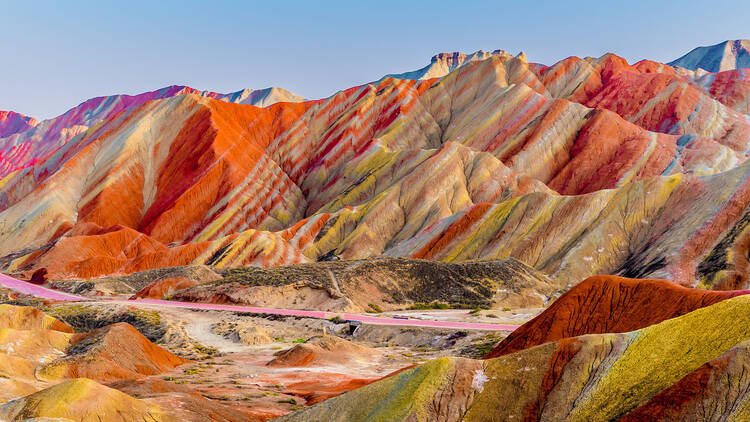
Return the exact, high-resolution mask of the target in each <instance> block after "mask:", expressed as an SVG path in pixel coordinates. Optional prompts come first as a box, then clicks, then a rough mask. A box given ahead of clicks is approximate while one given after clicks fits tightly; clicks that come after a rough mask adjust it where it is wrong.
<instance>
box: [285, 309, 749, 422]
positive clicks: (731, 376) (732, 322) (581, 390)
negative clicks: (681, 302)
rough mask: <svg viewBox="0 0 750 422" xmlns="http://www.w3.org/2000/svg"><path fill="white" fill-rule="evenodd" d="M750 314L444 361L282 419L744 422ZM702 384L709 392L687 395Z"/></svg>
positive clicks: (692, 318) (735, 312)
mask: <svg viewBox="0 0 750 422" xmlns="http://www.w3.org/2000/svg"><path fill="white" fill-rule="evenodd" d="M749 311H750V297H748V296H739V297H735V298H731V299H727V300H724V301H721V302H719V303H717V304H714V305H711V306H708V307H705V308H702V309H698V310H696V311H693V312H690V313H688V314H686V315H683V316H681V317H678V318H674V319H669V320H666V321H663V322H661V323H659V324H656V325H652V326H649V327H646V328H643V329H640V330H637V331H633V332H630V333H624V334H594V335H587V336H581V337H574V338H569V339H565V340H560V341H557V342H554V343H547V344H544V345H541V346H538V347H533V348H530V349H526V350H522V351H519V352H516V353H512V354H509V355H505V356H503V357H500V358H495V359H489V360H485V361H474V360H469V359H457V358H443V359H438V360H434V361H430V362H428V363H426V364H424V365H421V366H419V367H416V368H413V369H408V370H405V371H403V372H401V373H399V374H396V375H393V376H391V377H388V378H386V379H384V380H381V381H378V382H375V383H373V384H370V385H368V386H365V387H362V388H360V389H357V390H354V391H351V392H349V393H345V394H342V395H341V396H338V397H334V398H332V399H329V400H327V401H325V402H323V403H320V404H318V405H315V406H312V407H310V408H307V409H304V410H301V411H299V412H296V413H293V414H290V415H287V416H284V417H282V418H280V419H279V420H282V421H308V420H328V421H364V420H368V421H375V420H383V421H385V420H388V421H397V420H413V421H430V420H446V421H458V420H462V421H494V420H496V421H506V420H563V419H564V420H570V421H587V420H616V419H620V418H624V419H625V420H628V419H630V420H639V419H638V418H639V417H644V415H645V417H647V418H649V420H671V419H670V418H671V417H673V416H675V415H684V416H687V417H695V416H696V415H702V416H704V417H705V418H706V419H714V420H716V419H726V418H737V420H741V419H743V418H744V417H745V416H746V415H747V410H746V409H747V407H746V406H747V403H748V400H750V397H748V396H747V394H746V393H747V391H748V390H747V380H746V377H745V370H744V368H745V364H746V360H747V359H746V358H747V354H746V353H743V351H745V350H746V347H747V346H746V342H747V340H748V339H750V331H748V328H747V325H746V324H747V323H748V322H750V321H748V315H750V313H749ZM706 376H709V377H710V378H709V381H708V383H707V384H704V386H705V387H706V388H705V389H696V388H693V387H691V386H693V385H694V382H695V381H696V380H697V379H698V377H703V379H704V380H705V379H706ZM719 380H721V381H719ZM613 397H616V398H617V399H616V400H613ZM670 397H675V398H677V399H675V400H674V401H670V400H669V398H670ZM509 398H512V399H509Z"/></svg>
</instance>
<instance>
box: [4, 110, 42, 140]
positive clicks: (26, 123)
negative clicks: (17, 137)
mask: <svg viewBox="0 0 750 422" xmlns="http://www.w3.org/2000/svg"><path fill="white" fill-rule="evenodd" d="M38 124H39V121H38V120H37V119H35V118H33V117H29V116H24V115H23V114H20V113H16V112H15V111H2V110H0V138H4V137H6V136H10V135H12V134H14V133H18V132H23V131H24V130H28V129H31V128H32V127H34V126H36V125H38Z"/></svg>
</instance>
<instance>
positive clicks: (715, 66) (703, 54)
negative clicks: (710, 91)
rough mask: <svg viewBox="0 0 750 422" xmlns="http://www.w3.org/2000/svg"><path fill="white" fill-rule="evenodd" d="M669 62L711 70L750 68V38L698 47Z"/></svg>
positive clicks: (695, 68) (680, 65)
mask: <svg viewBox="0 0 750 422" xmlns="http://www.w3.org/2000/svg"><path fill="white" fill-rule="evenodd" d="M669 64H670V65H672V66H679V67H684V68H686V69H691V70H697V69H703V70H706V71H709V72H723V71H725V70H734V69H741V68H750V40H729V41H724V42H722V43H719V44H716V45H711V46H708V47H698V48H696V49H694V50H692V51H691V52H689V53H687V54H685V55H684V56H682V57H680V58H679V59H677V60H675V61H673V62H670V63H669Z"/></svg>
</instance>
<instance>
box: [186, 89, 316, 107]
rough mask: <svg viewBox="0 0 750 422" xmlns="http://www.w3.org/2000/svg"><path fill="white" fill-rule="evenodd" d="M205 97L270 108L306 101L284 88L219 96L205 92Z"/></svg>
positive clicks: (248, 90)
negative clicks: (280, 104) (272, 105)
mask: <svg viewBox="0 0 750 422" xmlns="http://www.w3.org/2000/svg"><path fill="white" fill-rule="evenodd" d="M201 95H202V96H204V97H209V98H215V99H217V100H222V101H226V102H228V103H237V104H249V105H254V106H256V107H268V106H270V105H271V104H276V103H281V102H284V103H299V102H302V101H305V99H304V98H303V97H300V96H299V95H297V94H295V93H293V92H289V91H287V90H286V89H284V88H276V87H272V88H265V89H243V90H241V91H237V92H232V93H230V94H217V93H215V92H210V91H203V92H201Z"/></svg>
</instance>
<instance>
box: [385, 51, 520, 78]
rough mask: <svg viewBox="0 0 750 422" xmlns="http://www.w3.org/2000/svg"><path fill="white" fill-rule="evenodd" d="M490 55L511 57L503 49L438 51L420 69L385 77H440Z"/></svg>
mask: <svg viewBox="0 0 750 422" xmlns="http://www.w3.org/2000/svg"><path fill="white" fill-rule="evenodd" d="M492 56H498V57H512V56H511V54H509V53H507V52H505V51H503V50H495V51H492V52H487V51H484V50H479V51H476V52H474V53H471V54H465V53H461V52H460V51H454V52H453V53H440V54H436V55H434V56H432V59H430V64H428V65H427V66H425V67H423V68H421V69H418V70H414V71H411V72H404V73H394V74H390V75H386V76H385V77H386V78H395V79H432V78H441V77H443V76H445V75H447V74H449V73H451V72H453V71H454V70H456V69H457V68H459V67H461V66H463V65H464V64H466V63H469V62H473V61H476V60H486V59H488V58H490V57H492ZM519 57H525V55H523V53H520V54H519Z"/></svg>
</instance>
